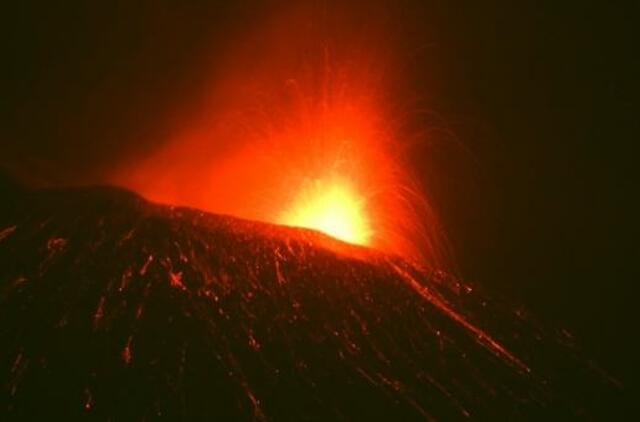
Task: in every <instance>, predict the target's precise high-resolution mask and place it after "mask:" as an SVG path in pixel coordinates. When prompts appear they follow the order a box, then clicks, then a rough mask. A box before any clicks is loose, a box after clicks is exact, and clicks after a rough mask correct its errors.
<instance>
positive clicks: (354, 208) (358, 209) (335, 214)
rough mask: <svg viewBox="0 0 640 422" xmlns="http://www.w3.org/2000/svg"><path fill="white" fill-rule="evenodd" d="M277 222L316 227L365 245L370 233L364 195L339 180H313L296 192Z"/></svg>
mask: <svg viewBox="0 0 640 422" xmlns="http://www.w3.org/2000/svg"><path fill="white" fill-rule="evenodd" d="M280 223H281V224H283V225H288V226H297V227H307V228H310V229H316V230H318V231H321V232H323V233H326V234H328V235H330V236H333V237H335V238H338V239H340V240H344V241H345V242H349V243H355V244H359V245H369V242H370V240H371V234H372V228H371V225H370V222H369V217H368V216H367V204H366V200H365V198H363V197H362V196H360V195H359V194H358V192H356V191H355V190H354V189H353V187H352V186H350V185H349V184H348V183H347V182H344V181H340V180H330V181H328V182H324V181H322V180H315V181H314V182H313V183H312V184H311V186H309V187H307V188H306V189H304V190H303V191H302V192H300V193H299V195H298V197H297V198H296V200H295V201H294V202H293V204H292V205H291V207H290V208H289V209H288V210H287V211H286V212H284V213H283V214H282V217H281V219H280Z"/></svg>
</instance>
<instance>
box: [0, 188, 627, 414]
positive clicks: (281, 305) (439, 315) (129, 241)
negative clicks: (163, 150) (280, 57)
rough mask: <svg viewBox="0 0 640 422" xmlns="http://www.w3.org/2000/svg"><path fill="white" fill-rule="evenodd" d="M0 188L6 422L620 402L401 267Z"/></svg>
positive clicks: (195, 218) (194, 222)
mask: <svg viewBox="0 0 640 422" xmlns="http://www.w3.org/2000/svg"><path fill="white" fill-rule="evenodd" d="M2 190H3V195H4V198H5V199H4V200H3V204H2V205H1V206H0V345H1V346H0V347H1V348H0V381H1V390H0V419H2V420H7V419H23V418H24V419H33V420H40V419H45V418H46V419H47V420H50V419H54V420H68V419H75V418H78V417H83V416H87V417H95V418H96V419H99V420H143V419H145V420H146V419H156V418H168V419H182V420H220V419H221V420H236V419H269V420H270V419H273V420H289V419H293V420H301V419H302V420H333V419H356V420H366V419H390V420H403V419H430V418H436V419H460V418H464V417H468V416H469V417H474V418H478V419H483V420H504V419H509V418H510V419H537V418H541V417H543V416H554V417H559V418H564V419H566V418H571V417H581V416H584V415H592V416H602V415H604V412H607V411H611V407H612V406H613V405H614V403H616V402H615V400H617V398H616V395H617V394H618V390H617V387H616V386H615V385H614V382H613V381H611V380H609V379H608V378H607V377H606V376H604V375H599V374H598V372H597V370H595V369H593V368H592V365H590V364H588V363H587V361H585V360H584V359H582V358H580V357H579V354H578V353H577V352H576V349H575V348H574V347H573V346H572V345H571V339H570V337H569V336H568V335H566V334H562V333H556V332H555V331H554V330H550V329H546V328H543V327H541V326H539V325H537V324H536V323H534V322H533V321H532V320H531V319H530V318H529V317H527V316H526V314H525V313H524V312H522V311H517V312H516V311H512V310H510V309H509V308H508V307H504V306H501V305H499V304H498V303H495V302H490V301H488V300H487V299H486V298H485V297H483V296H481V295H478V294H477V293H476V292H475V291H473V290H472V289H470V288H469V287H468V286H466V285H464V284H462V283H460V282H459V281H457V280H455V279H453V278H450V277H446V276H445V275H444V274H442V273H438V272H435V271H428V270H424V269H419V268H417V267H416V266H414V265H411V264H409V263H407V262H405V261H403V260H402V259H400V258H398V257H393V256H387V255H383V254H380V253H376V252H373V251H369V250H366V249H362V248H356V247H351V246H348V245H344V244H341V243H340V242H337V241H334V240H332V239H329V238H327V237H325V236H322V235H320V234H318V233H315V232H312V231H306V230H298V229H290V228H283V227H277V226H271V225H268V224H260V223H253V222H248V221H243V220H239V219H235V218H231V217H224V216H218V215H211V214H206V213H203V212H199V211H196V210H191V209H186V208H171V207H167V206H160V205H155V204H151V203H148V202H146V201H145V200H143V199H141V198H140V197H138V196H136V195H134V194H132V193H129V192H126V191H123V190H119V189H114V188H84V189H68V190H41V191H23V190H20V189H16V188H8V187H7V186H5V187H3V189H2ZM600 412H602V413H600Z"/></svg>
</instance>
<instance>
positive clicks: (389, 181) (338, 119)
mask: <svg viewBox="0 0 640 422" xmlns="http://www.w3.org/2000/svg"><path fill="white" fill-rule="evenodd" d="M314 19H315V17H314V14H313V13H312V12H310V11H309V10H299V11H297V12H296V13H291V14H285V15H282V16H280V17H279V18H277V19H274V20H273V21H271V22H269V23H268V24H265V26H264V27H263V28H257V29H256V30H255V33H254V34H250V35H248V36H247V39H246V40H243V41H240V42H236V43H235V44H234V45H232V46H231V47H230V51H229V53H228V55H227V58H226V60H221V63H222V65H220V66H218V67H217V69H216V70H215V71H214V72H212V83H211V86H210V87H208V88H207V89H206V90H205V91H206V93H207V94H206V95H205V100H204V101H203V102H202V105H201V107H200V109H199V111H198V112H197V113H195V115H193V116H192V117H190V118H188V119H185V121H184V122H182V123H181V124H180V125H179V127H178V128H177V129H176V130H175V133H174V135H172V136H171V137H170V138H169V139H168V140H167V142H166V143H165V144H164V146H163V147H162V148H160V149H159V150H157V151H155V152H154V153H153V154H151V155H150V156H149V157H146V158H144V159H142V160H138V161H136V162H133V163H129V165H127V166H124V167H122V168H120V169H118V171H117V172H116V173H115V174H114V178H113V179H114V181H115V182H116V183H118V184H121V185H124V186H126V187H129V188H131V189H133V190H135V191H137V192H139V193H141V194H142V195H143V196H145V197H147V198H149V199H151V200H155V201H158V202H163V203H171V204H178V205H187V206H193V207H196V208H200V209H204V210H208V211H212V212H215V213H221V214H230V215H234V216H238V217H242V218H247V219H252V220H259V221H266V222H271V223H276V224H284V225H291V226H301V227H307V228H312V229H316V230H319V231H322V232H324V233H326V234H329V235H331V236H333V237H336V238H338V239H341V240H344V241H347V242H350V243H355V244H360V245H365V246H370V247H374V248H377V249H381V250H388V251H393V252H396V253H400V254H403V255H406V256H413V257H416V258H418V257H424V255H426V254H431V253H432V252H433V251H432V250H429V249H430V248H432V246H433V244H432V243H429V242H426V243H429V244H428V245H426V246H425V244H424V243H423V244H421V245H420V244H417V243H416V242H415V239H416V237H419V236H422V237H424V238H425V239H426V238H429V237H430V235H429V234H428V233H427V231H425V229H424V227H425V226H424V225H423V224H422V223H424V222H426V224H427V225H428V224H431V223H432V221H431V220H430V219H429V217H428V216H427V213H423V212H422V211H420V210H419V209H420V208H421V207H422V209H423V210H424V209H426V208H425V207H423V205H424V201H422V200H421V199H420V198H421V196H420V195H418V194H416V192H417V190H416V189H414V188H412V184H411V181H410V178H409V177H408V172H407V171H406V169H405V168H404V166H403V162H402V161H403V160H402V151H403V145H404V143H403V141H402V140H401V139H400V138H401V136H402V134H401V133H399V131H398V130H397V127H396V126H397V123H394V122H398V120H400V119H402V118H403V116H398V115H396V114H395V113H394V112H393V110H392V108H391V107H390V105H389V104H390V103H391V104H392V103H393V96H391V95H390V93H389V91H390V89H389V86H390V80H391V77H392V76H393V75H392V73H391V72H390V70H391V69H392V68H393V67H394V66H393V63H394V60H392V56H391V55H390V54H388V53H387V52H389V51H391V49H390V48H389V46H388V45H387V43H385V42H384V34H383V33H382V31H374V30H372V29H371V28H369V30H368V31H369V32H367V36H366V37H364V38H358V37H356V36H355V34H356V33H358V32H357V31H356V30H355V29H353V28H350V27H343V26H341V25H337V24H336V22H333V23H332V24H331V25H329V24H327V25H329V26H330V27H331V28H332V33H331V36H329V35H327V34H326V33H325V31H324V30H322V25H320V24H318V22H315V21H314ZM425 216H426V219H425ZM418 221H420V222H422V223H420V222H418ZM407 233H411V235H410V236H407ZM416 233H419V234H418V236H416ZM410 237H413V238H410Z"/></svg>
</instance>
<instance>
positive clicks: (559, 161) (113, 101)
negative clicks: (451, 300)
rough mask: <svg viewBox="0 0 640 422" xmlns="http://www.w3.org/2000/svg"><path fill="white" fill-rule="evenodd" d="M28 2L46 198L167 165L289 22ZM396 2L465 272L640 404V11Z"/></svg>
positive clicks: (232, 8) (21, 63) (212, 7)
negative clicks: (577, 347) (144, 166)
mask: <svg viewBox="0 0 640 422" xmlns="http://www.w3.org/2000/svg"><path fill="white" fill-rule="evenodd" d="M19 3H20V4H18V5H14V6H11V7H8V8H7V6H3V9H4V10H3V11H2V13H1V15H2V30H1V31H2V41H1V42H2V56H1V59H0V60H2V69H1V70H0V72H1V73H0V76H1V82H0V83H1V84H2V85H1V94H0V111H1V113H2V114H1V116H2V124H1V128H0V141H1V147H0V157H1V159H0V164H1V165H2V166H3V167H4V168H5V171H7V170H8V171H9V172H11V173H13V174H15V175H16V176H18V177H19V178H22V179H24V180H26V181H28V182H32V183H39V184H70V183H78V182H80V183H91V182H94V181H100V177H101V174H102V173H103V172H104V171H106V170H107V169H108V168H109V167H110V166H112V165H113V164H114V163H117V162H118V161H119V160H121V159H123V158H124V157H127V156H135V155H136V154H138V155H141V154H144V153H145V152H148V151H150V150H152V149H153V147H154V146H155V145H154V141H153V140H154V139H163V136H162V135H163V133H164V132H163V131H166V130H167V125H166V124H163V123H159V122H167V121H171V119H175V118H176V116H175V110H176V109H180V110H187V109H188V108H189V104H191V103H193V102H197V101H195V100H194V98H197V96H198V93H199V87H200V86H201V85H202V84H203V83H204V82H205V81H206V80H207V78H208V77H210V75H208V73H207V72H208V70H209V69H211V66H212V65H213V66H215V58H216V52H217V51H223V50H224V49H225V48H226V46H227V45H229V43H233V42H234V39H236V38H237V37H239V36H241V35H242V33H243V32H244V31H246V30H247V28H250V27H251V26H253V25H256V24H259V23H260V21H261V20H262V19H263V17H264V16H266V15H268V14H270V13H273V10H277V9H278V8H286V4H285V3H283V2H273V3H268V4H267V3H264V2H261V3H259V4H258V3H256V2H246V1H238V2H228V3H233V4H232V5H231V4H225V5H219V4H216V3H215V2H209V3H204V2H202V3H201V4H195V2H193V3H191V4H188V5H187V4H180V5H178V4H173V5H169V3H168V2H167V3H166V4H165V3H163V2H136V4H135V5H131V4H129V2H110V3H109V4H108V5H104V4H102V5H98V4H93V2H86V4H84V3H80V4H72V3H71V2H64V3H60V4H51V3H50V2H42V4H37V3H35V2H19ZM313 3H314V4H321V3H325V2H319V1H316V2H313ZM389 3H390V4H389V5H388V6H383V7H387V8H388V15H387V16H388V18H387V19H388V21H389V22H390V25H391V26H395V27H397V28H399V29H398V34H400V38H401V39H402V40H403V43H404V44H402V46H401V48H402V49H403V51H402V53H403V54H405V56H407V57H409V58H410V60H409V61H408V62H409V66H408V67H407V70H406V87H408V88H409V89H411V90H413V92H415V93H417V95H418V96H424V97H426V98H428V100H426V102H427V103H428V105H429V107H430V108H431V110H433V112H434V113H436V114H437V115H438V116H439V117H438V119H437V122H436V123H434V124H433V125H434V128H437V129H439V133H440V135H438V136H439V137H440V138H442V141H441V142H435V143H431V144H429V145H425V146H424V149H423V150H421V153H419V154H414V156H415V157H416V158H415V163H414V164H415V167H416V168H417V169H419V173H420V174H421V175H422V177H423V178H424V179H425V184H426V185H427V184H428V188H429V191H430V195H431V196H432V199H433V202H434V204H435V207H436V209H437V210H438V212H439V214H440V216H441V218H442V220H443V223H444V226H445V229H446V231H447V233H448V234H449V237H450V239H451V242H452V244H453V250H454V252H455V256H456V260H457V263H458V266H459V270H460V272H461V273H462V274H463V275H464V276H465V277H466V278H468V279H469V280H471V281H472V282H476V283H479V284H481V285H483V286H485V287H486V288H487V289H490V290H493V291H497V292H500V294H503V295H505V296H507V297H511V296H513V297H515V299H516V300H517V301H520V302H523V303H525V304H527V305H528V306H529V307H530V308H531V309H533V310H534V311H535V313H537V314H539V315H541V316H542V317H544V318H548V319H550V320H552V321H554V323H556V324H558V325H560V326H565V327H567V328H569V329H570V330H571V331H572V332H574V333H575V334H576V336H577V337H578V339H579V340H580V342H581V343H582V344H583V345H584V348H585V349H586V351H587V352H588V353H589V354H590V355H591V356H594V357H595V359H596V360H597V361H599V362H601V364H602V366H604V367H605V368H606V369H608V370H609V371H610V372H611V373H612V374H614V375H615V376H617V377H618V378H619V379H621V380H622V381H623V382H624V383H625V384H626V385H627V388H631V387H632V384H633V383H634V382H635V381H634V376H633V374H634V372H635V369H636V367H635V364H634V358H635V356H637V355H638V353H639V351H638V347H637V346H636V345H635V343H637V341H635V336H636V335H637V334H638V329H637V325H636V320H637V319H638V318H637V317H636V312H635V311H636V309H637V297H636V295H635V293H636V291H637V289H636V286H635V283H636V282H637V281H639V280H640V277H639V276H640V271H639V270H638V264H639V263H640V247H639V246H638V242H637V238H638V235H639V234H640V230H639V229H640V227H639V225H638V215H640V214H639V212H640V209H639V207H638V204H637V202H638V201H637V200H636V199H637V198H636V197H637V193H638V191H637V183H638V181H640V178H639V177H638V170H637V169H636V166H635V161H636V157H637V156H636V148H635V146H636V142H637V141H638V140H639V135H640V127H639V126H640V125H639V123H638V122H639V120H638V117H637V113H638V111H640V107H639V104H638V99H639V95H638V94H639V93H638V82H637V78H638V75H639V74H640V73H639V71H640V63H639V61H640V60H639V57H640V56H639V55H638V48H637V42H638V40H640V34H638V30H637V29H636V28H635V26H636V25H637V22H638V17H639V16H640V14H639V12H640V10H639V9H640V6H638V3H636V2H629V4H627V5H625V4H624V3H622V2H620V3H618V4H617V5H613V4H604V3H603V4H596V3H595V2H594V4H593V5H590V4H588V3H589V2H580V3H578V2H571V3H575V5H568V4H565V5H561V4H558V3H560V2H535V4H533V3H534V2H531V4H525V3H523V2H518V4H511V3H506V2H505V4H496V3H493V2H473V3H474V4H466V5H464V6H461V5H449V4H447V3H448V2H435V1H434V2H422V1H415V2H411V1H400V2H389ZM391 3H393V4H391ZM468 3H471V2H468ZM475 3H478V4H475ZM480 3H482V4H480ZM321 6H322V7H325V8H327V9H328V10H331V8H332V5H331V4H321ZM349 7H351V8H352V9H353V10H352V11H355V14H357V15H358V16H360V19H362V16H364V17H365V18H366V13H369V12H368V11H369V10H370V8H368V7H367V6H366V5H363V4H354V5H353V6H349ZM360 10H362V11H360ZM329 13H331V12H329ZM376 13H379V10H378V11H377V12H376ZM398 34H396V35H398ZM205 53H206V54H205ZM434 133H435V132H434ZM447 138H450V139H449V140H448V139H447Z"/></svg>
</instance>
